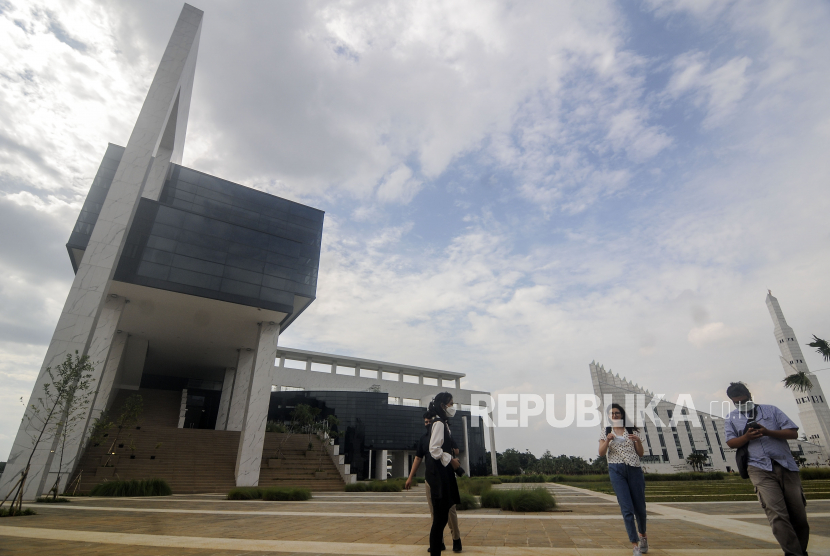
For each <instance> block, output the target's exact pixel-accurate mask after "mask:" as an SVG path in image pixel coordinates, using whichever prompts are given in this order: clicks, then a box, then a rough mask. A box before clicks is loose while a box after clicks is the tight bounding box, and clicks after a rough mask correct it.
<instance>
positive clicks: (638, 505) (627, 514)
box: [608, 463, 646, 542]
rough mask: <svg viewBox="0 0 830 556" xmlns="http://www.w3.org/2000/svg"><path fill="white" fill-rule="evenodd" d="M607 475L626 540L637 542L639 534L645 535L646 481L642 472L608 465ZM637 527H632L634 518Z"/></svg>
mask: <svg viewBox="0 0 830 556" xmlns="http://www.w3.org/2000/svg"><path fill="white" fill-rule="evenodd" d="M608 475H609V476H610V477H611V486H613V487H614V493H615V494H616V495H617V502H618V503H619V504H620V511H621V512H622V516H623V519H624V520H625V530H626V532H628V540H630V541H631V542H639V541H640V537H639V536H638V535H637V531H639V532H640V533H641V534H643V535H645V534H646V480H645V477H643V470H642V469H641V468H639V467H632V466H630V465H627V464H625V463H609V464H608ZM635 517H636V518H637V526H636V527H635V526H634V518H635Z"/></svg>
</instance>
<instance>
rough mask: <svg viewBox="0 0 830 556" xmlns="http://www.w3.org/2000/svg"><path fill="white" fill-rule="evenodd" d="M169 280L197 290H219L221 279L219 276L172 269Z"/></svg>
mask: <svg viewBox="0 0 830 556" xmlns="http://www.w3.org/2000/svg"><path fill="white" fill-rule="evenodd" d="M168 280H170V281H171V282H175V283H177V284H185V285H188V286H194V287H196V288H205V289H209V290H216V289H218V288H219V282H220V280H221V278H219V277H218V276H211V275H209V274H201V273H199V272H193V271H190V270H183V269H181V268H171V269H170V277H169V278H168Z"/></svg>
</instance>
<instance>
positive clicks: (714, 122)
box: [666, 52, 751, 128]
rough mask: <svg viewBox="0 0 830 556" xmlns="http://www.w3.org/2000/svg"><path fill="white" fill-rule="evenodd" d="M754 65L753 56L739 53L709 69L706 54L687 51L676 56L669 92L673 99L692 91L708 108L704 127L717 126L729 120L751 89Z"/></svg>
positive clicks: (698, 100) (695, 97)
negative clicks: (751, 75)
mask: <svg viewBox="0 0 830 556" xmlns="http://www.w3.org/2000/svg"><path fill="white" fill-rule="evenodd" d="M750 64H751V60H750V59H749V58H747V57H746V56H739V57H735V58H732V59H731V60H727V61H726V62H724V63H723V64H721V65H720V66H718V67H716V68H714V69H709V67H710V64H709V62H708V61H707V60H706V56H705V55H704V54H703V53H701V52H687V53H685V54H682V55H680V56H678V57H677V58H675V60H674V62H673V66H674V74H673V75H672V77H671V79H670V81H669V83H668V85H667V87H666V92H667V94H669V95H670V96H671V97H673V98H677V97H679V96H681V95H683V94H686V93H689V94H691V98H692V102H693V103H694V104H695V105H696V106H698V107H700V108H702V109H703V110H704V111H705V114H706V116H705V118H704V120H703V127H704V128H713V127H717V126H719V125H722V124H724V123H725V122H726V121H727V120H728V118H729V116H730V114H731V113H732V112H733V111H734V110H735V108H736V107H737V105H738V103H739V102H740V100H741V99H742V98H743V97H744V95H745V94H746V93H747V91H748V90H749V86H750V80H749V78H748V76H747V75H746V71H747V68H749V66H750Z"/></svg>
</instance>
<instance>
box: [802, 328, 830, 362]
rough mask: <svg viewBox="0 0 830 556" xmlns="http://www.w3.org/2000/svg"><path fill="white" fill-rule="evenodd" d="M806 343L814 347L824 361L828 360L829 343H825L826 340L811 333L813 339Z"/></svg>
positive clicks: (829, 357)
mask: <svg viewBox="0 0 830 556" xmlns="http://www.w3.org/2000/svg"><path fill="white" fill-rule="evenodd" d="M807 345H808V346H810V347H814V348H816V351H817V352H819V353H820V354H821V356H822V357H824V360H825V361H830V344H828V343H827V340H822V339H821V338H819V337H818V336H816V335H815V334H813V341H812V342H810V343H809V344H807Z"/></svg>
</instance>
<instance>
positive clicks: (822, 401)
mask: <svg viewBox="0 0 830 556" xmlns="http://www.w3.org/2000/svg"><path fill="white" fill-rule="evenodd" d="M767 308H768V309H769V314H770V316H771V317H772V323H773V325H774V326H775V329H774V332H775V340H776V341H777V342H778V349H779V350H780V351H781V356H780V358H779V359H780V360H781V366H782V367H783V368H784V375H785V376H787V375H791V374H793V373H796V372H799V371H802V372H805V373H808V374H809V375H810V381H811V382H812V383H813V388H812V389H811V390H808V391H807V392H795V391H793V394H794V395H795V403H796V404H797V405H798V417H799V419H800V420H801V424H802V426H803V430H802V431H801V432H803V433H804V434H806V435H807V439H808V440H810V441H811V442H815V443H816V444H820V445H821V446H822V448H823V449H824V452H825V457H827V456H830V450H828V448H830V406H828V405H827V398H826V397H825V396H824V392H823V391H822V389H821V384H820V383H819V380H818V377H817V376H816V375H814V374H813V373H811V372H810V369H809V368H807V363H805V362H804V354H803V353H802V352H801V346H800V345H799V343H798V340H796V338H795V332H793V329H792V327H790V325H788V324H787V320H786V319H785V318H784V313H783V311H781V306H780V305H779V304H778V300H777V299H776V298H775V297H773V296H772V292H771V291H770V292H769V293H768V294H767Z"/></svg>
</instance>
